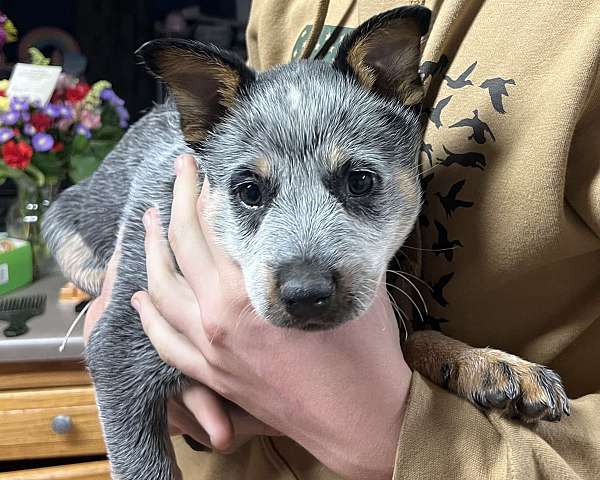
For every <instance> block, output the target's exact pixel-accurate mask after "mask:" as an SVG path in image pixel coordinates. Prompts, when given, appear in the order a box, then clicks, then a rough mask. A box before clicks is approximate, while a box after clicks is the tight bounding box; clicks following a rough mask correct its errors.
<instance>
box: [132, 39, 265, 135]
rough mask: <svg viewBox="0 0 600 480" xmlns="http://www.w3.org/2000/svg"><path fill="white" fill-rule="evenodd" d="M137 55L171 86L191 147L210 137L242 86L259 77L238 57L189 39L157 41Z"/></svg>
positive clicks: (144, 47)
mask: <svg viewBox="0 0 600 480" xmlns="http://www.w3.org/2000/svg"><path fill="white" fill-rule="evenodd" d="M137 54H138V55H139V56H140V57H141V58H142V60H143V61H144V63H145V64H146V66H147V67H148V69H149V70H150V72H151V73H152V74H153V75H154V76H155V77H157V78H159V79H160V80H162V81H164V82H165V83H166V84H167V86H168V88H169V92H170V94H171V95H172V96H173V97H174V98H175V102H176V104H177V109H178V111H179V114H180V117H181V129H182V132H183V135H184V137H185V140H186V141H187V142H188V143H190V144H195V143H198V142H201V141H202V140H204V139H205V138H206V135H207V133H208V131H209V130H210V129H211V128H212V127H213V126H214V125H215V124H216V123H218V121H219V119H220V118H222V116H223V115H224V114H225V112H226V111H227V109H229V108H231V107H232V106H233V105H234V103H235V99H236V97H237V95H238V93H239V91H240V89H241V88H242V86H243V85H244V84H245V83H247V82H249V81H252V80H253V79H254V77H255V75H254V72H253V71H252V70H250V69H248V68H247V67H246V66H245V65H244V63H243V62H242V61H241V60H239V59H238V58H236V57H235V56H233V55H231V54H229V53H227V52H223V51H221V50H219V49H217V48H216V47H213V46H210V45H204V44H201V43H199V42H193V41H189V40H154V41H151V42H148V43H146V44H144V45H142V47H141V48H140V49H139V50H138V51H137Z"/></svg>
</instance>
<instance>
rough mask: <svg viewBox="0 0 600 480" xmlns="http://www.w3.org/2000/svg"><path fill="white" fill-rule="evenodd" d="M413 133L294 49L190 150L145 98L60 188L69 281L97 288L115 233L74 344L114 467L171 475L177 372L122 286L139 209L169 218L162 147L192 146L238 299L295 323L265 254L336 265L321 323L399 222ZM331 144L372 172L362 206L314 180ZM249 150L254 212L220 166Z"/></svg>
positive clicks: (134, 265) (380, 265)
mask: <svg viewBox="0 0 600 480" xmlns="http://www.w3.org/2000/svg"><path fill="white" fill-rule="evenodd" d="M425 29H426V28H425ZM213 51H215V50H214V49H213ZM414 67H415V69H414V72H415V73H414V74H415V75H416V67H417V65H415V66H414ZM420 141H421V131H420V125H419V121H418V113H417V111H416V109H415V108H413V107H405V106H403V105H402V104H401V103H400V102H399V101H396V100H394V99H390V98H386V97H384V96H383V95H378V94H377V93H374V92H372V91H370V90H367V89H366V88H364V87H363V86H361V85H360V84H359V82H358V81H357V79H356V78H355V77H354V76H353V75H351V74H349V73H348V72H345V71H341V70H340V69H339V68H336V67H335V66H331V65H328V64H325V63H323V62H320V61H300V62H295V63H292V64H289V65H285V66H280V67H277V68H275V69H273V70H271V71H268V72H265V73H261V74H256V78H255V79H254V80H252V81H251V82H248V83H247V84H246V85H244V87H243V89H242V90H241V91H240V93H239V95H238V96H237V98H236V102H235V104H234V106H233V107H232V108H231V109H230V110H229V111H228V112H227V114H226V115H225V117H224V118H222V119H221V121H220V122H218V123H217V124H216V126H215V127H214V128H213V129H212V130H211V131H210V134H209V136H208V138H207V140H206V141H205V142H203V143H202V144H197V143H194V144H193V145H192V146H193V147H194V148H193V149H192V148H190V146H188V145H187V144H186V142H185V141H184V138H183V135H182V133H181V129H180V126H179V114H178V112H177V110H176V108H175V104H174V103H173V102H172V101H168V102H167V103H166V104H165V105H160V106H156V107H154V108H153V109H152V110H151V111H150V112H149V113H147V114H146V115H145V116H144V117H143V118H142V119H141V120H140V121H138V122H137V123H136V124H135V125H133V126H132V127H131V128H130V129H129V131H128V132H127V134H126V135H125V136H124V137H123V139H122V140H121V142H120V143H119V144H118V146H117V147H116V148H115V150H114V151H113V152H112V153H111V154H110V155H109V156H108V157H107V158H106V159H105V161H104V162H103V164H102V165H101V166H100V168H99V169H98V171H97V172H96V173H95V174H94V175H93V176H92V177H91V178H90V179H88V180H86V181H84V182H82V183H81V184H79V185H76V186H74V187H72V188H70V189H69V190H67V191H65V192H64V193H63V194H62V195H61V196H60V198H59V199H58V200H57V201H56V202H55V203H54V205H53V206H52V207H51V208H50V210H49V212H48V214H47V215H46V218H45V221H44V232H45V236H46V240H47V242H48V245H49V247H50V249H51V250H52V252H53V253H54V255H55V256H56V258H57V259H58V261H59V264H60V266H61V268H62V269H63V272H64V273H65V274H66V275H67V276H68V277H69V278H71V279H72V280H73V281H74V282H75V283H76V284H78V285H79V286H81V287H82V288H84V289H85V290H87V291H88V292H90V293H92V294H94V295H96V294H98V293H99V290H100V286H101V282H102V276H103V272H104V269H105V268H106V265H107V262H108V260H109V258H110V256H111V254H112V252H113V250H114V248H115V244H116V243H117V241H119V242H120V245H121V259H120V263H119V267H118V272H117V276H116V281H115V284H114V288H113V292H112V297H111V299H110V303H109V305H108V307H107V309H106V311H105V312H104V314H103V316H102V319H101V320H100V321H99V322H98V323H97V325H96V327H95V328H94V330H93V332H92V335H91V338H90V341H89V345H88V347H87V352H86V353H87V355H86V356H87V363H88V366H89V369H90V371H91V373H92V376H93V380H94V383H95V387H96V394H97V401H98V405H99V408H100V415H101V420H102V425H103V428H104V433H105V437H106V441H107V446H108V451H109V456H110V460H111V465H112V471H113V475H114V478H120V479H126V480H139V479H152V480H171V479H172V478H174V468H173V464H172V452H171V446H170V441H169V438H168V436H167V426H166V415H165V402H166V400H167V399H168V398H169V397H170V396H172V395H175V394H177V393H178V392H180V391H181V388H182V386H183V384H184V382H185V378H184V377H183V376H182V374H181V373H180V372H178V371H177V370H175V369H174V368H171V367H169V366H167V365H166V364H165V363H163V362H162V361H161V359H160V358H159V356H158V354H157V353H156V352H155V350H154V349H153V347H152V345H151V344H150V342H149V340H148V338H147V337H146V336H145V334H144V332H143V330H142V327H141V324H140V322H139V318H138V316H137V314H136V312H135V311H134V310H133V309H132V307H131V306H130V298H131V296H132V294H133V293H134V292H136V291H138V290H141V289H145V288H146V287H147V279H146V267H145V256H144V228H143V225H142V215H143V213H144V212H145V211H146V210H147V209H148V208H150V207H152V206H157V207H158V208H159V210H160V214H161V220H162V222H163V225H164V226H165V231H166V226H167V225H168V222H169V218H170V208H171V200H172V187H173V181H174V171H173V163H174V159H175V157H176V156H177V155H180V154H182V153H186V152H187V153H193V154H194V155H195V158H196V159H197V161H198V163H199V166H200V169H201V171H203V172H205V173H206V175H207V176H208V178H209V180H210V183H211V192H212V193H213V194H215V195H216V196H217V198H218V199H219V201H220V203H219V209H218V211H217V213H216V215H215V216H214V219H213V222H214V227H215V231H216V234H217V236H218V239H219V240H220V242H221V244H222V245H223V246H224V247H225V249H226V251H227V253H228V254H229V255H231V256H232V257H233V258H234V259H235V260H237V261H238V263H239V264H240V266H241V268H242V270H243V273H244V276H245V279H246V286H247V290H248V292H249V295H250V298H251V301H252V304H253V306H254V307H255V309H256V310H257V311H258V312H259V313H261V314H263V315H264V316H265V317H266V319H267V320H268V321H271V322H273V323H275V324H278V325H282V326H296V327H302V325H298V324H294V320H293V319H292V318H291V317H289V315H287V314H286V313H285V312H284V311H283V309H281V308H280V306H279V305H277V304H276V303H275V304H273V303H272V302H270V301H269V299H268V293H269V287H268V285H269V278H270V277H269V276H270V275H272V274H273V271H274V270H277V267H278V265H280V264H282V263H284V262H285V261H287V260H289V259H292V258H298V257H302V258H309V259H311V260H314V261H318V262H319V263H320V264H324V265H326V266H327V267H328V268H335V269H336V270H337V271H339V272H340V275H341V284H342V285H343V288H344V292H345V300H344V302H343V304H340V306H339V308H338V309H337V310H336V312H335V313H334V314H332V315H331V317H330V318H328V320H327V321H328V323H327V325H320V326H317V327H318V328H331V327H333V326H335V325H338V324H339V323H341V322H344V321H347V320H350V319H352V318H355V317H356V316H357V315H359V314H360V313H362V312H364V310H365V309H366V308H367V307H368V306H369V304H370V303H371V301H372V298H373V294H374V289H375V287H376V283H377V282H378V281H379V280H380V279H381V277H382V275H383V273H384V271H385V269H386V268H387V263H388V261H389V259H390V258H391V257H392V255H393V254H394V252H395V251H396V250H397V249H398V248H399V247H400V245H401V244H402V242H403V241H404V239H405V238H406V236H407V235H408V233H409V232H410V230H411V229H412V227H413V224H414V222H415V219H416V217H417V214H418V210H419V207H420V191H419V186H418V176H417V171H416V156H417V151H418V146H419V144H420ZM340 152H343V156H345V157H347V158H351V159H353V160H355V161H356V162H357V165H358V166H359V167H360V166H361V165H365V166H366V167H367V168H369V169H372V170H376V173H377V175H378V176H379V179H380V184H379V190H378V195H377V197H376V201H375V202H372V204H370V205H367V206H364V208H363V207H361V208H362V210H360V208H354V209H353V208H346V207H345V206H344V205H342V202H340V201H339V199H337V198H336V197H335V196H334V195H332V194H331V191H330V189H328V187H327V185H326V184H325V183H324V178H326V177H327V175H329V174H330V173H331V172H330V170H331V169H332V167H331V162H332V160H331V159H332V158H334V157H335V156H336V155H339V154H340ZM259 158H264V159H266V160H267V161H268V164H269V168H270V169H271V174H270V175H271V177H272V178H274V179H275V180H276V184H277V194H276V196H275V198H274V199H273V201H272V203H271V204H270V205H269V207H268V209H267V210H266V211H265V213H264V214H262V216H261V217H260V218H256V217H251V215H250V213H249V212H245V211H244V210H243V208H242V209H240V205H239V199H238V198H237V197H236V195H235V194H234V193H233V192H232V190H231V177H232V175H233V174H234V172H236V171H237V170H239V167H240V166H242V165H243V166H247V167H248V168H251V167H252V166H253V165H254V164H255V163H256V161H257V159H259ZM359 210H360V211H359Z"/></svg>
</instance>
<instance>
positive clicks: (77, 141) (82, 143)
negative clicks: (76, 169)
mask: <svg viewBox="0 0 600 480" xmlns="http://www.w3.org/2000/svg"><path fill="white" fill-rule="evenodd" d="M89 145H90V141H89V140H88V139H87V138H85V135H75V136H74V137H73V142H72V143H71V152H72V153H80V152H83V151H85V149H87V148H88V147H89Z"/></svg>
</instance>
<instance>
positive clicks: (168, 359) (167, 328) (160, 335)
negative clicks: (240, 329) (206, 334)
mask: <svg viewBox="0 0 600 480" xmlns="http://www.w3.org/2000/svg"><path fill="white" fill-rule="evenodd" d="M131 305H132V306H133V308H135V309H136V310H137V312H138V313H139V315H140V320H141V322H142V326H143V328H144V332H145V333H146V335H147V336H148V338H149V339H150V342H152V345H153V346H154V348H155V349H156V351H157V353H158V355H159V356H160V358H161V359H162V360H163V361H164V362H165V363H166V364H168V365H171V366H172V367H175V368H177V369H178V370H180V371H181V372H183V373H184V374H185V375H187V376H188V377H190V378H193V379H194V380H198V381H199V382H202V383H209V382H208V380H209V379H208V378H207V377H206V374H207V372H208V371H209V370H208V363H207V362H206V360H205V358H204V356H203V355H202V352H201V351H200V350H199V349H197V348H196V347H195V346H194V345H193V344H192V343H191V342H190V341H189V340H188V339H187V338H186V337H185V336H183V335H182V334H181V333H179V332H178V331H177V330H175V329H174V328H173V327H172V326H171V325H170V324H169V322H167V321H166V320H165V319H164V318H163V317H162V315H161V314H160V312H159V311H158V310H157V309H156V307H155V306H154V304H153V303H152V300H151V299H150V295H148V294H147V293H146V292H137V293H135V294H134V295H133V297H132V299H131Z"/></svg>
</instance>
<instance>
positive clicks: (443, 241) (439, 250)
mask: <svg viewBox="0 0 600 480" xmlns="http://www.w3.org/2000/svg"><path fill="white" fill-rule="evenodd" d="M433 223H434V224H435V228H436V229H437V232H438V239H437V241H436V242H434V243H433V245H432V246H431V248H432V249H433V253H434V254H435V255H436V256H437V255H440V254H443V255H444V257H446V260H448V261H449V262H451V261H452V259H453V258H454V248H456V247H462V246H463V244H462V243H460V240H448V230H446V227H444V226H443V225H442V224H441V223H440V222H438V221H437V220H435V221H434V222H433Z"/></svg>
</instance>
